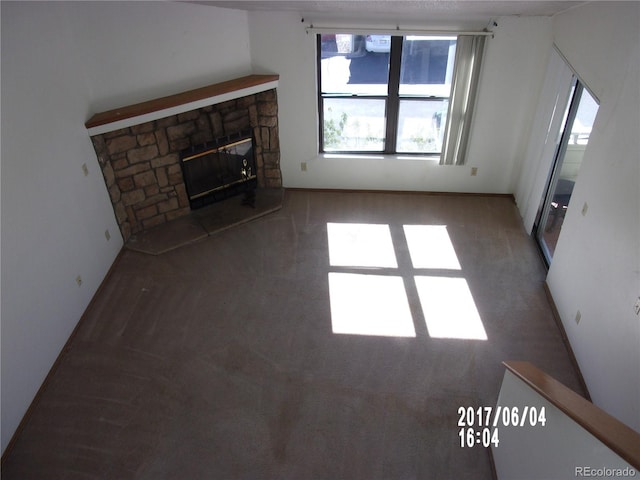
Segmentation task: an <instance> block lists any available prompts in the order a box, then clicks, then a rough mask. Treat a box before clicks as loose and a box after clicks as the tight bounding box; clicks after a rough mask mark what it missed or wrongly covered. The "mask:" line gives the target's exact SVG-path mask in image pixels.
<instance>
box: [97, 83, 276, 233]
mask: <svg viewBox="0 0 640 480" xmlns="http://www.w3.org/2000/svg"><path fill="white" fill-rule="evenodd" d="M247 128H251V129H252V130H253V135H254V142H255V143H254V151H255V154H256V167H257V177H258V178H257V180H258V186H259V187H267V188H280V187H281V186H282V177H281V172H280V142H279V136H278V102H277V92H276V90H275V89H271V90H266V91H264V92H260V93H256V94H252V95H247V96H244V97H241V98H238V99H234V100H229V101H226V102H223V103H218V104H215V105H210V106H205V107H202V108H199V109H197V110H192V111H188V112H184V113H179V114H176V115H171V116H168V117H165V118H161V119H158V120H152V121H149V122H145V123H141V124H139V125H134V126H131V127H126V128H122V129H118V130H115V131H111V132H106V133H102V134H98V135H93V136H91V140H92V142H93V146H94V148H95V151H96V155H97V157H98V162H99V164H100V167H101V169H102V173H103V175H104V179H105V183H106V185H107V189H108V191H109V195H110V197H111V203H112V204H113V209H114V212H115V215H116V219H117V221H118V225H119V227H120V232H121V233H122V237H123V239H124V241H125V242H126V241H127V240H128V239H129V238H130V237H131V236H132V235H134V234H136V233H138V232H141V231H143V230H146V229H148V228H151V227H154V226H157V225H161V224H163V223H165V222H168V221H170V220H173V219H176V218H179V217H181V216H184V215H187V214H188V213H189V212H190V211H191V209H190V207H189V199H188V197H187V192H186V187H185V184H184V180H183V178H182V170H181V167H180V152H181V151H182V150H184V149H187V148H190V147H195V146H198V145H201V144H203V143H205V142H211V141H213V140H216V139H217V138H221V137H224V136H227V135H230V134H234V133H237V132H239V131H241V130H243V129H247Z"/></svg>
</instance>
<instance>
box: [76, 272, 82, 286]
mask: <svg viewBox="0 0 640 480" xmlns="http://www.w3.org/2000/svg"><path fill="white" fill-rule="evenodd" d="M76 283H77V284H78V286H79V287H80V286H82V277H81V276H80V275H78V276H77V277H76Z"/></svg>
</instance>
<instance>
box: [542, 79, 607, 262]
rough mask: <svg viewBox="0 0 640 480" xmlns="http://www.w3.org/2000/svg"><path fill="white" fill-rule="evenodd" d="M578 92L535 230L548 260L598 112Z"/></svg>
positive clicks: (589, 99) (589, 98)
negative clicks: (573, 115)
mask: <svg viewBox="0 0 640 480" xmlns="http://www.w3.org/2000/svg"><path fill="white" fill-rule="evenodd" d="M581 91H582V94H581V96H580V102H579V104H578V108H577V110H576V114H575V118H574V120H573V122H572V123H571V125H570V128H571V130H570V133H569V135H568V138H567V140H566V142H567V144H566V148H565V149H563V150H560V157H559V158H558V160H557V162H556V172H555V173H554V178H553V180H552V191H553V194H552V195H551V196H550V197H549V200H548V203H547V205H546V206H545V209H546V210H545V215H544V217H543V219H542V229H541V230H540V231H539V232H540V233H539V235H540V236H539V238H540V241H541V244H542V246H543V251H544V252H545V256H546V257H547V261H548V262H551V259H552V258H553V254H554V252H555V249H556V245H557V243H558V238H559V236H560V231H561V229H562V223H563V222H564V217H565V215H566V212H567V208H568V207H569V201H570V200H571V195H572V193H573V187H574V185H575V182H576V179H577V177H578V172H579V171H580V166H581V165H582V158H583V157H584V152H585V149H586V147H587V144H588V143H589V136H590V134H591V128H592V127H593V122H594V120H595V117H596V114H597V113H598V103H597V102H596V101H595V100H594V98H593V97H592V96H591V95H590V94H589V92H588V91H587V90H584V89H581Z"/></svg>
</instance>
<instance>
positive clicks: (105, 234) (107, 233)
mask: <svg viewBox="0 0 640 480" xmlns="http://www.w3.org/2000/svg"><path fill="white" fill-rule="evenodd" d="M104 238H106V239H107V241H109V240H111V233H109V229H108V228H107V229H106V230H105V231H104Z"/></svg>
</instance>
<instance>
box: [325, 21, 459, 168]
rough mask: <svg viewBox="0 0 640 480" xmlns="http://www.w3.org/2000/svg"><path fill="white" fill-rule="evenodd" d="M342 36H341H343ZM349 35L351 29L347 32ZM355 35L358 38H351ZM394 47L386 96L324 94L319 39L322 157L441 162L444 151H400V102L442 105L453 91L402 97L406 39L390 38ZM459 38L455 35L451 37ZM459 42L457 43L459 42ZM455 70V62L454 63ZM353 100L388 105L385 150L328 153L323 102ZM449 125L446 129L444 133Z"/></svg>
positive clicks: (390, 55)
mask: <svg viewBox="0 0 640 480" xmlns="http://www.w3.org/2000/svg"><path fill="white" fill-rule="evenodd" d="M341 33H342V32H341ZM344 33H347V34H348V29H345V32H344ZM352 35H356V34H352ZM390 36H391V46H390V50H389V72H388V75H389V77H388V81H387V94H386V95H367V94H350V93H339V94H331V93H328V94H324V93H323V92H322V63H321V62H322V38H321V37H322V35H321V34H317V35H316V73H317V89H316V94H317V97H318V98H317V100H318V119H319V122H318V140H319V142H318V151H319V153H320V154H336V155H344V154H353V155H362V154H369V155H372V154H373V155H376V154H377V155H403V156H405V155H406V156H416V157H430V158H441V157H442V153H443V151H442V149H441V151H439V152H402V151H398V149H397V142H398V126H399V123H398V122H399V113H400V102H401V101H420V102H430V101H433V102H442V101H443V100H446V101H449V99H450V97H451V90H450V91H449V96H447V97H443V96H435V95H401V94H400V80H401V70H402V49H403V45H404V39H405V38H406V37H407V35H390ZM452 36H456V35H452ZM456 42H457V40H456ZM454 69H455V59H454ZM341 98H342V99H351V100H358V99H363V100H369V99H371V100H383V101H384V102H385V138H384V148H383V149H382V150H326V149H325V143H324V100H325V99H341ZM448 121H449V115H447V122H448ZM445 126H446V125H443V126H442V128H443V129H444V128H445Z"/></svg>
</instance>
